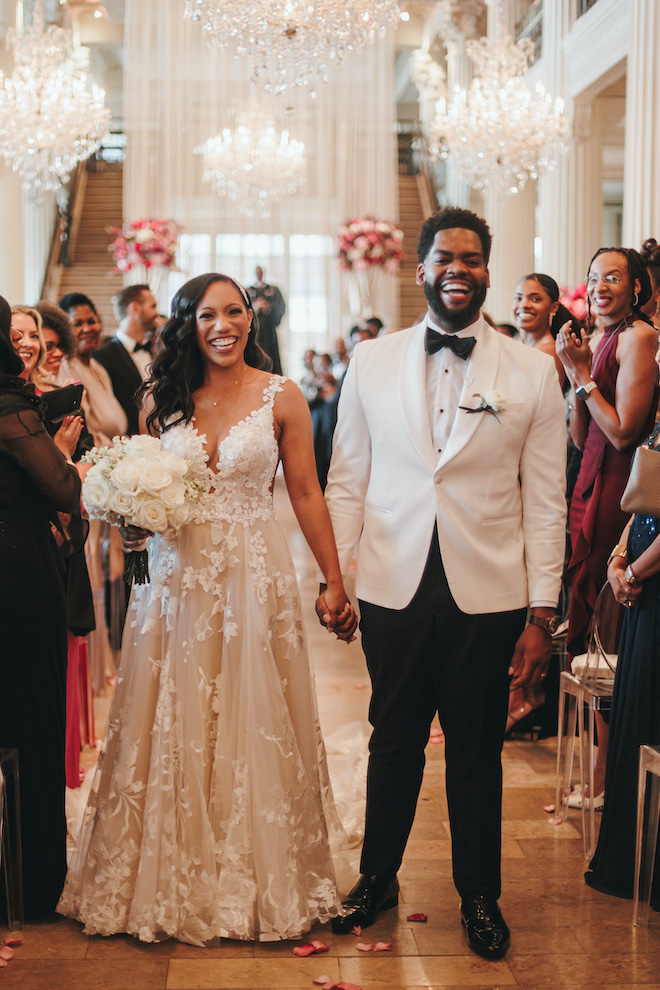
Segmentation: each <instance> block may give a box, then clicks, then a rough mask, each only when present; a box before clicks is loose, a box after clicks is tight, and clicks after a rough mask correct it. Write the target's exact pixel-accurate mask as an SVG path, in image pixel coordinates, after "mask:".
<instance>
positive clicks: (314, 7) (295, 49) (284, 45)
mask: <svg viewBox="0 0 660 990" xmlns="http://www.w3.org/2000/svg"><path fill="white" fill-rule="evenodd" d="M185 16H186V17H188V18H190V19H192V20H193V21H201V22H202V26H203V30H204V33H205V34H206V36H207V39H208V41H209V43H210V44H215V45H217V46H218V47H219V48H228V47H232V48H233V49H234V51H235V53H236V55H237V56H239V55H248V56H249V59H250V65H251V69H252V78H253V80H256V79H263V80H264V89H265V90H266V91H267V92H274V93H281V92H283V91H284V90H285V89H287V88H289V87H291V86H303V85H305V84H307V83H308V82H309V81H310V78H311V77H312V76H317V77H318V78H320V79H321V80H322V81H324V82H325V81H326V79H327V76H326V72H327V68H328V66H329V65H331V64H334V65H341V63H342V62H343V61H344V59H345V58H346V56H347V55H348V54H350V53H351V52H356V51H359V50H360V49H361V48H363V47H364V46H365V45H367V44H369V43H371V42H373V41H375V40H376V38H379V37H383V35H384V34H385V32H386V31H387V28H388V27H390V26H393V25H394V24H396V22H397V19H398V16H399V3H398V0H240V2H238V0H186V6H185Z"/></svg>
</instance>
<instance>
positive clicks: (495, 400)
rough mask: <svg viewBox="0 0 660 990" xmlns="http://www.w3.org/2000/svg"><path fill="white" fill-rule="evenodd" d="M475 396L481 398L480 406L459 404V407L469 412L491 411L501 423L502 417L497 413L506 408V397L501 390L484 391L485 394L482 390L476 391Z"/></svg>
mask: <svg viewBox="0 0 660 990" xmlns="http://www.w3.org/2000/svg"><path fill="white" fill-rule="evenodd" d="M473 397H474V398H475V399H479V400H480V401H479V405H478V406H474V407H472V406H459V407H458V408H459V409H463V410H464V411H465V412H468V413H479V412H488V413H491V414H492V415H493V416H494V417H495V419H496V420H497V422H498V423H499V421H500V418H499V416H498V415H497V414H498V413H501V412H504V410H505V409H506V398H505V397H504V396H503V395H501V394H500V393H499V392H484V394H483V395H482V394H481V392H475V393H474V395H473Z"/></svg>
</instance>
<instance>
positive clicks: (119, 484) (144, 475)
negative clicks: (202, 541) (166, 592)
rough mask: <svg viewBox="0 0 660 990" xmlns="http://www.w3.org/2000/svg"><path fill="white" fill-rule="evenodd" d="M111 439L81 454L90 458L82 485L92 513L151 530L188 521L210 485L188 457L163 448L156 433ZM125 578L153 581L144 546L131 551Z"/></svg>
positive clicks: (85, 459) (94, 516)
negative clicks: (197, 476) (196, 476)
mask: <svg viewBox="0 0 660 990" xmlns="http://www.w3.org/2000/svg"><path fill="white" fill-rule="evenodd" d="M112 443H113V446H112V447H94V449H93V450H90V451H89V453H88V454H85V456H84V457H83V458H82V462H83V463H84V464H92V467H91V468H90V470H89V471H88V473H87V477H86V478H85V480H84V482H83V486H82V498H83V504H84V506H85V508H86V509H87V512H88V513H89V516H90V518H92V519H103V520H105V521H106V522H109V523H110V524H111V525H113V526H120V525H126V526H139V527H140V528H141V529H148V530H151V532H153V533H164V532H165V531H166V530H168V529H173V530H177V529H179V528H180V527H181V526H184V525H185V524H186V523H188V522H190V520H191V519H192V515H193V506H194V503H195V502H196V501H197V499H198V498H199V496H200V495H201V494H202V492H205V491H206V488H205V487H204V485H202V484H201V483H200V482H199V481H197V480H195V479H194V478H193V477H192V473H191V469H190V464H189V462H188V461H187V460H186V459H185V458H183V457H178V456H177V455H176V454H171V453H169V452H168V451H166V450H163V449H162V448H161V445H160V440H159V439H157V438H156V437H149V436H134V437H115V438H114V439H113V441H112ZM124 581H126V582H127V584H129V585H130V584H132V583H133V582H135V583H136V584H145V583H146V582H148V581H149V569H148V565H147V551H146V550H138V551H133V552H132V553H130V554H127V556H126V564H125V567H124Z"/></svg>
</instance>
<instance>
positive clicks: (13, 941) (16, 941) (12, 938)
mask: <svg viewBox="0 0 660 990" xmlns="http://www.w3.org/2000/svg"><path fill="white" fill-rule="evenodd" d="M22 944H23V939H22V938H20V937H19V936H18V935H8V936H7V938H6V939H5V945H22Z"/></svg>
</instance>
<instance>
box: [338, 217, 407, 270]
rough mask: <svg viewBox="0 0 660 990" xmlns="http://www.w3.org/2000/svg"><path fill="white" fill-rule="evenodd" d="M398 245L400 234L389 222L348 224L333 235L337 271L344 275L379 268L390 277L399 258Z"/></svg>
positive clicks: (372, 220)
mask: <svg viewBox="0 0 660 990" xmlns="http://www.w3.org/2000/svg"><path fill="white" fill-rule="evenodd" d="M402 242H403V231H402V230H401V229H400V227H397V225H396V224H395V223H390V221H389V220H377V219H376V218H375V217H363V218H362V219H357V220H349V221H348V223H345V224H344V226H343V227H340V228H339V233H338V234H337V247H338V249H339V251H338V257H339V267H340V268H341V270H342V271H344V272H350V271H357V272H359V271H365V270H366V269H367V268H371V267H379V268H383V269H384V270H385V271H386V272H389V273H390V274H391V275H394V274H396V272H398V270H399V264H400V263H401V259H402V258H403V245H402Z"/></svg>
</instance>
